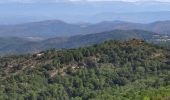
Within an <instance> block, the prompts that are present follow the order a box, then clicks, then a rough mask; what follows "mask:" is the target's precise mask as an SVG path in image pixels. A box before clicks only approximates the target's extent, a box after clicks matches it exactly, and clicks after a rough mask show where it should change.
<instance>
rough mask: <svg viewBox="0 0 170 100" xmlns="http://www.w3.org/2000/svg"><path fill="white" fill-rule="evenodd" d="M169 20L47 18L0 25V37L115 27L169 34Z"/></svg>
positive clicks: (77, 32) (56, 34)
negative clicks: (77, 21) (70, 20)
mask: <svg viewBox="0 0 170 100" xmlns="http://www.w3.org/2000/svg"><path fill="white" fill-rule="evenodd" d="M169 27H170V21H160V22H154V23H149V24H140V23H131V22H123V21H104V22H100V23H96V24H90V23H80V24H69V23H66V22H63V21H60V20H47V21H41V22H32V23H25V24H18V25H0V37H9V36H10V37H66V36H74V35H84V34H92V33H101V32H105V31H111V30H115V29H121V30H133V29H138V30H146V31H151V32H155V33H159V34H170V29H169Z"/></svg>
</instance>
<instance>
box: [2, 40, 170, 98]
mask: <svg viewBox="0 0 170 100" xmlns="http://www.w3.org/2000/svg"><path fill="white" fill-rule="evenodd" d="M24 99H25V100H169V99H170V51H169V50H168V49H163V48H161V47H158V46H154V45H152V44H149V43H146V42H144V41H141V40H129V41H124V42H118V41H107V42H104V43H102V44H99V45H94V46H90V47H84V48H78V49H69V50H67V49H63V50H59V51H57V50H55V49H52V50H48V51H46V52H41V53H39V54H34V55H21V56H9V57H3V58H0V100H24Z"/></svg>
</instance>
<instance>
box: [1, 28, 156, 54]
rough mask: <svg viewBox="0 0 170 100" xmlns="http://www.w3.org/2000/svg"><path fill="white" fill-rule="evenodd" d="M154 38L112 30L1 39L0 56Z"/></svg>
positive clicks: (146, 34)
mask: <svg viewBox="0 0 170 100" xmlns="http://www.w3.org/2000/svg"><path fill="white" fill-rule="evenodd" d="M155 36H159V35H158V34H156V33H153V32H148V31H142V30H113V31H108V32H102V33H96V34H87V35H76V36H71V37H56V38H49V39H45V40H43V39H42V40H39V41H38V40H37V41H35V40H30V39H28V38H16V37H15V38H14V37H11V38H2V39H0V40H1V41H0V44H1V45H0V54H1V55H6V54H25V53H35V52H39V51H42V50H47V49H50V48H58V49H62V48H77V47H83V46H89V45H93V44H98V43H101V42H103V41H106V40H129V39H134V38H135V39H143V40H146V41H150V42H154V41H156V38H155ZM2 44H3V45H2Z"/></svg>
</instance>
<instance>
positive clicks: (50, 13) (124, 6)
mask: <svg viewBox="0 0 170 100" xmlns="http://www.w3.org/2000/svg"><path fill="white" fill-rule="evenodd" d="M3 1H4V2H3ZM29 1H30V0H1V1H0V23H1V24H11V23H12V24H18V23H23V22H24V23H25V22H35V21H41V20H48V19H59V20H63V21H66V22H72V23H76V22H93V23H96V22H100V21H103V20H107V21H108V20H109V21H110V20H123V21H131V22H137V23H146V22H147V23H150V22H154V21H162V20H170V14H169V11H170V3H169V2H163V1H160V2H157V1H155V0H151V1H150V0H147V1H145V0H144V1H143V0H142V1H141V0H137V1H138V2H126V0H123V1H124V2H123V1H122V0H120V1H119V0H116V1H115V0H113V1H112V0H104V1H103V0H102V1H101V0H100V1H98V0H93V2H89V0H57V2H56V0H45V1H46V2H44V0H34V1H33V0H32V2H29ZM51 1H52V2H51ZM28 2H29V3H28Z"/></svg>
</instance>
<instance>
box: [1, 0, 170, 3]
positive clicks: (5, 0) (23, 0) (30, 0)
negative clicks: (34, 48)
mask: <svg viewBox="0 0 170 100" xmlns="http://www.w3.org/2000/svg"><path fill="white" fill-rule="evenodd" d="M63 1H65V2H67V1H72V2H74V1H125V2H141V1H142V2H143V1H160V2H170V0H0V2H1V3H11V2H18V3H35V2H63Z"/></svg>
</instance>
